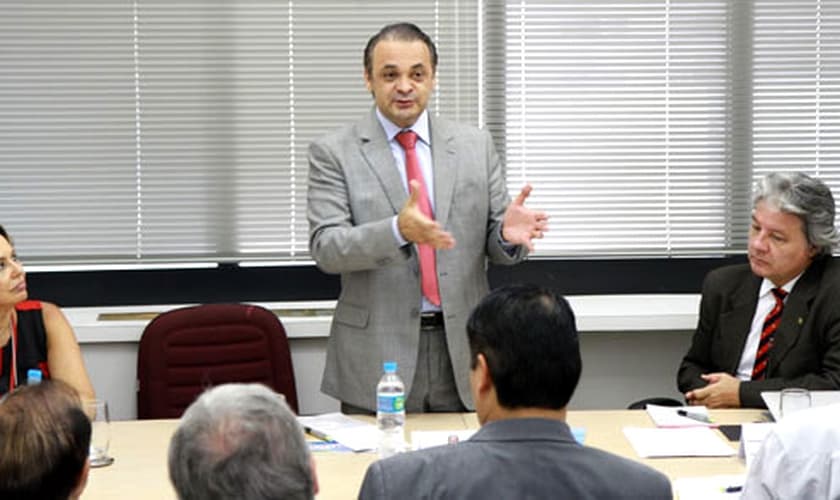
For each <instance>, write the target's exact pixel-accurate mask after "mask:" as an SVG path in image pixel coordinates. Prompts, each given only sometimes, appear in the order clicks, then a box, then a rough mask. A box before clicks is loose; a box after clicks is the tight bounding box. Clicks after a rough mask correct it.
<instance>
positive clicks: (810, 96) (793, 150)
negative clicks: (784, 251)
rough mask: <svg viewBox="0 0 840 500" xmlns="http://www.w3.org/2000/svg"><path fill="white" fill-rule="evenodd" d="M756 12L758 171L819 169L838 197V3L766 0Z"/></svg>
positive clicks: (810, 0)
mask: <svg viewBox="0 0 840 500" xmlns="http://www.w3.org/2000/svg"><path fill="white" fill-rule="evenodd" d="M753 15H754V24H755V42H754V47H755V49H754V68H755V69H754V104H753V106H754V118H753V136H754V158H755V160H754V165H755V174H756V175H764V174H766V173H767V172H771V171H779V170H800V171H803V172H806V173H808V174H811V175H816V176H819V177H820V178H821V179H823V180H825V181H826V182H827V183H828V184H829V186H830V187H831V188H832V192H833V193H834V196H835V199H836V200H837V201H840V2H837V1H833V0H830V1H827V0H799V1H787V2H780V1H771V0H764V1H761V2H757V3H756V5H755V8H754V12H753ZM744 230H746V227H745V228H744Z"/></svg>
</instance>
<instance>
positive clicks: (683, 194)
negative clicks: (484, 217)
mask: <svg viewBox="0 0 840 500" xmlns="http://www.w3.org/2000/svg"><path fill="white" fill-rule="evenodd" d="M393 5H394V4H393V2H385V1H382V0H375V1H374V0H368V1H354V2H344V1H338V0H333V1H327V0H310V1H306V2H293V1H285V2H278V1H270V0H254V1H246V2H229V1H221V0H193V1H185V2H166V1H163V0H135V1H129V0H125V1H118V2H115V1H111V0H99V1H97V0H91V1H86V2H70V1H69V2H57V1H54V0H53V1H47V0H33V1H28V2H19V1H18V2H16V1H7V2H2V3H0V171H2V181H1V182H0V223H2V224H4V225H6V226H7V228H8V229H9V230H10V231H11V232H12V234H13V235H14V236H15V238H16V243H17V245H18V247H19V251H20V253H21V254H22V255H23V256H24V257H25V258H26V259H27V262H44V263H46V262H56V263H76V262H83V263H84V262H92V263H109V262H114V263H125V262H141V263H142V262H153V261H175V262H179V261H190V260H215V261H229V260H249V259H263V260H264V259H270V260H290V261H291V260H301V259H303V260H306V259H308V254H307V229H308V228H307V222H306V218H305V208H306V199H305V193H306V171H307V165H306V148H307V145H308V143H309V142H310V141H311V140H312V139H313V138H315V137H316V136H318V135H320V134H322V133H325V132H327V131H328V130H330V129H332V128H334V127H336V126H338V125H339V124H341V123H344V122H347V121H350V120H355V119H357V118H358V117H359V116H361V115H362V114H363V113H366V112H368V111H369V110H370V108H371V105H372V101H371V98H370V96H369V95H368V94H367V92H366V90H365V88H364V82H363V80H362V62H361V60H362V49H363V47H364V44H365V42H366V41H367V39H368V37H369V36H370V35H371V34H373V33H374V32H375V31H376V30H377V29H378V28H379V27H381V26H382V25H384V24H386V23H389V22H396V21H400V20H410V21H412V22H415V23H417V24H418V25H420V26H421V27H422V28H423V29H424V30H426V31H427V32H428V33H430V34H431V35H432V37H433V38H434V39H435V41H436V42H437V43H438V47H439V51H440V55H441V61H440V67H439V71H438V89H437V92H436V96H435V97H434V98H433V100H432V102H431V111H432V112H433V113H436V114H440V115H445V116H447V117H451V118H454V119H456V120H460V121H465V122H470V123H482V122H483V123H484V124H485V125H486V126H487V127H488V128H489V129H490V130H491V132H492V133H493V134H494V137H495V138H496V141H497V145H498V147H499V150H500V153H501V154H502V156H503V158H504V159H505V163H506V168H507V174H508V180H509V182H508V186H509V189H510V191H511V193H512V194H515V193H516V192H518V190H519V189H520V187H521V186H522V184H524V183H525V182H526V181H527V182H531V183H532V184H534V185H535V188H536V189H535V191H534V195H533V197H532V199H531V200H530V201H529V204H530V205H532V206H535V207H540V208H544V209H546V210H548V211H549V212H550V213H551V215H552V222H551V231H550V233H548V234H547V237H546V239H544V240H542V241H540V242H539V244H538V246H537V248H538V251H537V256H542V257H550V256H609V255H621V256H634V255H635V256H648V255H650V256H680V255H697V254H702V255H717V254H722V253H733V252H743V250H744V248H745V243H746V238H745V236H746V230H747V223H748V220H749V214H748V208H749V189H750V187H751V183H752V181H753V180H754V179H755V178H756V177H758V176H761V175H763V174H765V173H766V172H768V171H773V170H791V169H796V170H803V171H806V172H809V173H812V174H816V175H818V176H820V177H821V178H823V179H825V180H826V181H828V183H829V184H830V185H831V186H832V188H833V189H834V190H835V192H836V193H838V194H840V166H839V165H838V154H839V153H838V151H840V144H838V141H840V133H838V132H840V124H839V123H838V119H840V84H838V83H840V0H785V1H782V0H752V1H746V0H744V1H741V0H737V1H736V0H703V1H701V0H693V1H690V0H627V1H622V2H616V1H606V0H565V1H563V2H531V1H523V0H519V1H513V0H484V1H475V2H473V1H469V2H464V1H460V0H438V1H436V2H409V3H404V4H400V10H399V12H395V11H394V9H393ZM482 26H483V30H484V31H483V32H482V33H481V34H479V29H480V27H482ZM479 88H480V89H481V92H479Z"/></svg>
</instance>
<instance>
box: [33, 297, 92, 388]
mask: <svg viewBox="0 0 840 500" xmlns="http://www.w3.org/2000/svg"><path fill="white" fill-rule="evenodd" d="M41 307H42V313H43V317H44V327H45V328H46V330H47V364H48V365H49V369H50V377H52V378H55V379H58V380H61V381H62V382H65V383H67V384H69V385H70V386H71V387H73V388H74V389H76V390H77V391H78V392H79V396H80V397H81V398H82V400H85V399H94V398H95V397H96V394H95V393H94V391H93V385H92V384H91V383H90V377H88V374H87V370H86V369H85V362H84V360H83V359H82V350H81V349H80V348H79V343H78V342H77V341H76V335H75V334H74V333H73V328H72V327H71V326H70V322H68V321H67V318H66V317H65V316H64V313H62V312H61V309H59V308H58V306H56V305H55V304H51V303H49V302H41Z"/></svg>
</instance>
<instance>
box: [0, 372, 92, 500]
mask: <svg viewBox="0 0 840 500" xmlns="http://www.w3.org/2000/svg"><path fill="white" fill-rule="evenodd" d="M90 433H91V427H90V420H88V418H87V416H86V415H85V413H84V412H83V411H82V409H81V402H80V400H79V395H78V393H77V392H76V391H75V390H74V389H73V388H72V387H70V386H69V385H67V384H65V383H63V382H61V381H59V380H45V381H44V382H42V383H40V384H37V385H24V386H20V387H18V388H17V389H15V390H14V391H12V392H10V393H9V394H7V395H6V397H5V398H4V399H3V400H2V402H0V436H3V438H2V439H0V498H3V499H4V500H10V499H24V498H38V499H61V500H66V499H67V498H68V497H69V496H70V494H71V493H72V492H73V490H74V489H76V487H77V486H78V484H79V478H80V476H81V474H82V470H83V469H84V466H85V463H86V461H87V458H88V451H89V447H90Z"/></svg>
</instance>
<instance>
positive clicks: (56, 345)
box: [0, 226, 94, 399]
mask: <svg viewBox="0 0 840 500" xmlns="http://www.w3.org/2000/svg"><path fill="white" fill-rule="evenodd" d="M27 298H28V294H27V291H26V273H24V271H23V264H21V263H20V261H19V260H18V258H17V254H15V249H14V247H13V246H12V241H11V239H10V238H9V235H8V233H6V230H5V229H3V226H0V347H2V352H0V395H3V394H6V393H7V392H10V391H11V390H12V389H14V388H15V387H17V386H19V385H24V384H26V377H27V372H28V371H29V370H30V369H32V368H37V369H39V370H41V374H42V376H43V378H45V379H47V378H54V379H57V380H61V381H62V382H65V383H67V384H68V385H70V387H72V388H74V389H76V391H78V392H79V396H80V397H81V398H82V399H93V398H94V392H93V386H92V385H91V383H90V379H89V378H88V374H87V371H86V370H85V364H84V361H83V360H82V351H81V349H79V344H78V342H76V336H75V335H74V334H73V329H72V328H71V327H70V323H69V322H68V321H67V318H65V317H64V314H63V313H62V312H61V309H59V308H58V307H57V306H56V305H55V304H50V303H49V302H39V301H36V300H27Z"/></svg>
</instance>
